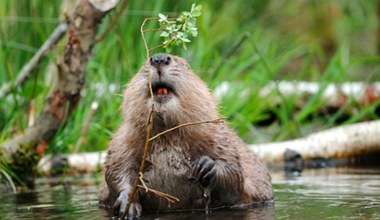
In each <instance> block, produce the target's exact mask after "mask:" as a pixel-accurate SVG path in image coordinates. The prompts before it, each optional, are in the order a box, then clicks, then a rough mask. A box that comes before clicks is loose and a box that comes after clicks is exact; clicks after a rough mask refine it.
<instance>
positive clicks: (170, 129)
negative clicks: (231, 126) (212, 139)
mask: <svg viewBox="0 0 380 220" xmlns="http://www.w3.org/2000/svg"><path fill="white" fill-rule="evenodd" d="M223 120H224V118H217V119H213V120H206V121H196V122H189V123H184V124H180V125H177V126H175V127H172V128H169V129H167V130H165V131H163V132H161V133H158V134H156V135H155V136H153V137H151V138H149V141H153V140H154V139H156V138H158V137H160V136H161V135H164V134H166V133H168V132H171V131H174V130H176V129H178V128H182V127H186V126H190V125H199V124H206V123H222V122H223Z"/></svg>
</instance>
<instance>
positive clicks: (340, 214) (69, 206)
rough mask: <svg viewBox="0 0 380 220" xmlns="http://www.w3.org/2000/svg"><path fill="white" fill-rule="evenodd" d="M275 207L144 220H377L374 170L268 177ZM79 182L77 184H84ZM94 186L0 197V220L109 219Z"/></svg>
mask: <svg viewBox="0 0 380 220" xmlns="http://www.w3.org/2000/svg"><path fill="white" fill-rule="evenodd" d="M272 176H273V183H274V184H273V185H274V189H275V196H276V202H275V205H273V204H272V205H266V206H261V207H255V208H249V209H246V210H231V209H229V210H217V211H213V212H212V213H211V214H209V215H206V214H204V213H203V212H200V213H191V212H178V213H164V214H163V213H161V214H145V215H144V219H188V220H193V219H207V220H213V219H234V220H237V219H326V218H333V219H347V218H350V219H352V218H354V219H358V218H360V219H380V212H379V211H378V210H380V169H379V168H376V169H347V168H345V169H337V168H335V169H319V170H305V171H304V172H302V175H301V176H300V177H292V178H288V177H285V174H284V172H275V173H272ZM87 181H88V180H87V179H81V180H80V181H79V182H80V183H84V182H87ZM97 194H98V186H97V185H96V184H95V183H94V182H93V178H92V182H91V183H90V184H88V183H87V184H82V185H79V184H78V183H76V184H66V185H62V184H59V185H47V184H44V185H42V184H39V185H37V188H36V190H35V191H30V192H23V193H18V194H12V193H7V194H0V219H111V217H112V216H111V215H110V213H108V212H107V211H105V210H103V209H100V208H99V207H98V203H97Z"/></svg>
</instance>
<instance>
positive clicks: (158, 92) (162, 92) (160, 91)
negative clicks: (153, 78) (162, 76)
mask: <svg viewBox="0 0 380 220" xmlns="http://www.w3.org/2000/svg"><path fill="white" fill-rule="evenodd" d="M157 94H159V95H161V94H163V95H166V94H168V89H167V88H158V89H157Z"/></svg>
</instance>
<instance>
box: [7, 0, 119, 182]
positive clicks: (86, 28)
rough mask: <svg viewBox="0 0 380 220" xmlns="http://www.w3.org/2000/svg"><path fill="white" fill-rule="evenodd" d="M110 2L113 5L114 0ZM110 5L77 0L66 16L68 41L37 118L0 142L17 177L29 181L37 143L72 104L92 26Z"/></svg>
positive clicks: (51, 133)
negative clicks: (74, 6) (98, 5)
mask: <svg viewBox="0 0 380 220" xmlns="http://www.w3.org/2000/svg"><path fill="white" fill-rule="evenodd" d="M97 2H99V1H97ZM100 2H101V1H100ZM113 2H114V3H115V4H114V5H113V7H114V6H115V5H116V4H117V2H118V1H113ZM113 7H111V8H108V9H107V10H101V9H99V8H98V7H95V6H94V5H93V4H92V2H91V0H81V1H79V3H78V4H77V6H76V8H75V11H74V13H73V15H72V16H70V17H69V28H68V32H67V33H68V42H67V44H66V47H65V50H64V54H63V57H62V58H61V61H60V63H59V64H58V77H57V81H56V82H55V84H54V86H53V88H52V90H51V92H50V93H49V95H48V97H47V99H46V100H45V105H44V107H43V110H42V112H41V114H40V116H39V118H38V119H37V120H36V122H35V123H34V125H32V126H31V127H28V128H27V129H26V130H25V131H24V133H23V134H22V135H19V136H16V137H14V138H13V139H11V140H9V141H6V142H4V143H2V144H1V145H0V158H1V159H0V162H1V163H3V164H6V165H8V166H10V168H11V169H12V170H13V172H15V173H16V174H17V176H18V177H19V178H20V180H21V181H26V182H27V183H32V182H33V179H30V177H33V175H31V174H33V173H34V172H33V171H34V168H33V167H34V165H35V164H36V162H37V161H38V160H39V159H40V158H39V155H37V154H36V147H37V145H38V144H43V143H46V142H48V141H49V140H51V139H52V137H53V136H54V135H55V133H56V132H57V130H58V128H59V127H60V126H62V124H63V123H64V122H65V120H66V119H67V118H68V117H69V115H70V114H71V112H72V111H73V110H74V108H75V107H76V105H77V103H78V101H79V99H80V91H81V89H82V87H83V84H84V83H85V72H86V67H87V63H88V60H89V58H90V56H91V51H92V48H93V46H94V44H95V37H96V28H97V26H98V25H99V24H100V22H101V20H102V18H103V17H104V16H105V15H106V14H107V11H108V10H110V9H112V8H113Z"/></svg>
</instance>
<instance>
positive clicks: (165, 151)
mask: <svg viewBox="0 0 380 220" xmlns="http://www.w3.org/2000/svg"><path fill="white" fill-rule="evenodd" d="M191 163H192V161H191V158H190V155H188V153H187V152H184V150H183V149H182V148H180V147H177V148H176V147H172V148H162V149H155V151H154V153H152V154H151V155H150V156H149V157H148V159H147V168H146V170H145V172H144V181H145V184H146V185H147V186H148V187H149V188H150V189H152V190H156V191H160V192H161V193H166V194H169V195H171V196H175V197H176V198H178V199H179V201H178V202H177V201H176V202H174V203H171V202H168V200H167V199H165V198H164V197H161V196H159V195H157V194H155V193H152V192H148V193H145V192H143V193H142V195H143V196H142V197H141V198H140V201H141V203H142V206H143V209H144V210H145V211H156V210H167V209H172V210H173V209H194V208H197V209H198V208H204V207H205V205H206V200H205V199H204V197H203V189H202V188H201V186H200V184H199V183H194V182H193V181H191V180H190V178H189V177H190V174H191ZM140 192H142V191H140Z"/></svg>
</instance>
